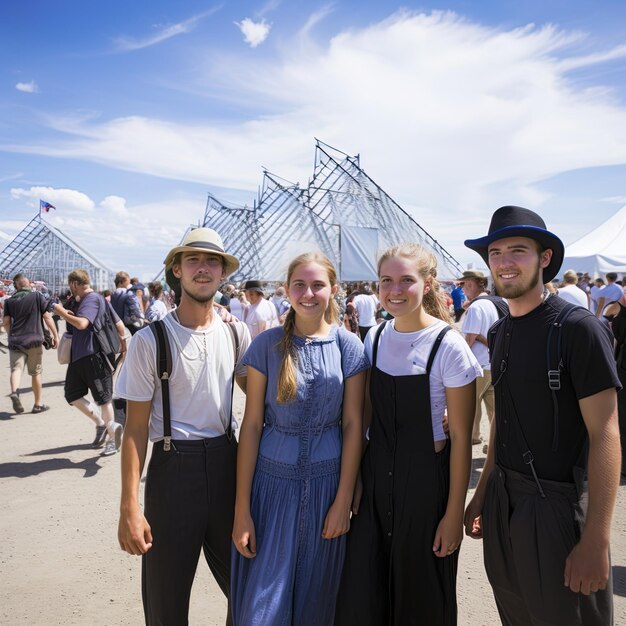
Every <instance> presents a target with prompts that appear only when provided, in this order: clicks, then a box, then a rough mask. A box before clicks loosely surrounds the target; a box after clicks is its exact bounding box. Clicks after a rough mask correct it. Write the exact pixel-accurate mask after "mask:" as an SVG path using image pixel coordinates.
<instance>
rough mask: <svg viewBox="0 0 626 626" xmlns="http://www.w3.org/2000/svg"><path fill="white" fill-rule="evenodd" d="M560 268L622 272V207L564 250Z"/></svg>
mask: <svg viewBox="0 0 626 626" xmlns="http://www.w3.org/2000/svg"><path fill="white" fill-rule="evenodd" d="M561 267H562V270H563V271H565V270H569V269H572V270H575V271H577V272H589V274H590V275H591V276H603V275H604V274H606V273H607V272H617V273H618V274H626V206H623V207H622V208H621V209H620V210H619V211H618V212H617V213H615V215H613V216H612V217H611V218H610V219H608V220H607V221H606V222H604V223H603V224H600V226H598V227H597V228H596V229H595V230H592V231H591V232H590V233H587V234H586V235H585V236H584V237H582V239H579V240H578V241H575V242H574V243H573V244H572V245H571V246H567V248H566V249H565V259H564V260H563V265H562V266H561Z"/></svg>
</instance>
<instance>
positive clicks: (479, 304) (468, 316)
mask: <svg viewBox="0 0 626 626" xmlns="http://www.w3.org/2000/svg"><path fill="white" fill-rule="evenodd" d="M581 293H582V292H581ZM497 321H498V309H497V308H496V305H495V304H494V303H493V302H491V301H490V300H485V298H481V297H480V296H479V297H478V298H476V299H475V300H472V304H471V305H470V306H468V307H467V310H466V311H465V313H464V314H463V318H462V320H461V332H462V333H463V334H464V335H467V334H473V335H482V336H483V337H485V338H487V335H488V333H489V329H490V328H491V327H492V326H493V325H494V324H495V323H496V322H497ZM471 350H472V352H473V353H474V356H475V357H476V360H477V361H478V363H479V364H480V366H481V367H482V368H483V369H484V370H489V369H491V364H490V362H489V348H487V346H486V345H485V344H483V343H481V342H480V341H475V342H474V343H473V344H472V345H471Z"/></svg>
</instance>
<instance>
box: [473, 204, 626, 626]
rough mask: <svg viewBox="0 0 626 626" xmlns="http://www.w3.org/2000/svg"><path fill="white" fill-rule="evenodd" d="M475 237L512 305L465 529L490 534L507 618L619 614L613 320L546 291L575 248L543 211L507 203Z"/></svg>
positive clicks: (570, 621)
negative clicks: (614, 578) (614, 555)
mask: <svg viewBox="0 0 626 626" xmlns="http://www.w3.org/2000/svg"><path fill="white" fill-rule="evenodd" d="M465 245H466V246H468V247H469V248H471V249H472V250H475V251H476V252H478V253H479V254H480V256H481V257H482V258H483V260H484V261H485V262H486V263H487V264H488V265H489V268H490V270H491V273H492V276H493V280H494V283H495V286H496V289H497V291H498V294H500V295H501V296H503V297H505V298H506V299H507V301H508V304H509V315H507V316H505V317H504V318H503V319H502V320H500V321H499V322H498V323H497V324H496V325H495V326H494V327H493V328H492V329H491V331H490V333H489V347H490V354H491V365H492V372H493V379H494V381H493V384H494V388H495V400H496V414H495V419H494V420H493V422H492V427H491V437H490V440H489V451H488V454H487V459H486V461H485V466H484V469H483V472H482V474H481V478H480V480H479V482H478V485H477V487H476V492H475V494H474V497H473V498H472V500H471V502H470V503H469V505H468V507H467V510H466V512H465V527H466V533H467V534H468V535H469V536H471V537H474V538H479V537H483V538H484V557H485V569H486V571H487V576H488V578H489V581H490V583H491V586H492V588H493V592H494V596H495V599H496V604H497V606H498V611H499V613H500V618H501V620H502V623H503V624H505V625H522V624H551V625H563V626H565V625H567V626H573V625H575V624H578V625H583V624H584V626H596V625H597V626H600V625H605V624H611V623H612V610H613V607H612V597H611V596H612V584H611V567H610V559H609V536H610V528H611V517H612V514H613V508H614V505H615V498H616V494H617V486H618V484H619V464H620V444H619V431H618V426H617V409H616V405H617V403H616V396H617V393H616V390H617V389H619V388H620V382H619V379H618V378H617V374H616V371H615V361H614V359H613V355H612V344H611V338H610V336H609V333H608V329H606V328H605V327H604V326H603V325H602V324H601V323H599V322H598V320H597V319H596V318H595V317H594V316H593V315H592V314H591V313H590V312H589V311H587V310H585V309H582V308H580V307H578V308H574V307H572V306H571V305H569V304H568V303H566V302H565V301H564V300H562V299H560V298H558V297H553V296H548V295H547V294H546V292H545V291H544V288H543V285H544V283H547V282H549V281H551V280H552V279H553V278H554V276H555V275H556V274H557V272H558V270H559V268H560V266H561V263H562V261H563V255H564V247H563V243H562V242H561V240H560V239H559V238H558V237H557V236H556V235H554V234H553V233H551V232H550V231H548V230H547V228H546V225H545V222H544V221H543V219H542V218H541V217H540V216H539V215H537V214H536V213H534V212H532V211H529V210H528V209H524V208H521V207H515V206H506V207H502V208H500V209H498V210H497V211H496V212H495V213H494V214H493V216H492V219H491V225H490V227H489V234H488V235H487V236H486V237H481V238H480V239H473V240H468V241H466V242H465ZM555 353H556V359H555V360H554V361H553V357H554V356H555ZM555 361H556V363H555V364H554V362H555ZM585 474H586V476H585ZM585 478H587V479H588V487H586V484H585V481H584V479H585ZM587 498H588V504H587V503H586V502H585V500H587Z"/></svg>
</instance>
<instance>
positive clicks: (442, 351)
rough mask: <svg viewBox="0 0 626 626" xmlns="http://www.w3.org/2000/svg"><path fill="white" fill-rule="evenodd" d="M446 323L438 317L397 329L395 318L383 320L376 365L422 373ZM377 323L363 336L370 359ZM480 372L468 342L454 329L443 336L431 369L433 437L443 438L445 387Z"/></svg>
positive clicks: (401, 373)
mask: <svg viewBox="0 0 626 626" xmlns="http://www.w3.org/2000/svg"><path fill="white" fill-rule="evenodd" d="M445 326H446V324H445V322H442V321H437V322H435V323H434V324H431V325H430V326H427V327H426V328H423V329H422V330H418V331H415V332H412V333H400V332H398V331H397V330H396V329H395V320H392V321H391V322H390V323H388V324H386V325H385V327H384V328H383V330H382V333H381V335H380V340H379V342H378V354H377V362H376V367H378V369H380V370H382V371H383V372H385V373H386V374H390V375H391V376H407V375H416V374H425V373H426V365H427V364H428V357H429V356H430V351H431V349H432V347H433V345H434V343H435V339H437V335H439V333H440V332H441V330H442V329H443V328H445ZM377 330H378V327H374V328H372V329H370V331H369V332H368V333H367V336H366V337H365V354H366V355H367V358H368V359H369V361H370V363H371V362H372V346H373V342H374V335H375V334H376V331H377ZM482 374H483V372H482V369H481V368H480V365H479V364H478V361H477V360H476V357H475V356H474V355H473V354H472V351H471V350H470V348H469V346H468V345H467V342H466V341H465V339H464V338H463V337H461V335H460V334H459V333H458V332H456V331H455V330H451V331H448V332H447V333H446V336H445V337H444V339H443V341H442V342H441V345H440V346H439V350H438V352H437V355H436V356H435V360H434V362H433V365H432V367H431V370H430V377H429V383H430V411H431V417H432V423H433V439H434V440H435V441H442V440H444V439H446V434H445V433H444V432H443V423H442V420H443V414H444V412H445V409H446V389H445V388H446V387H463V385H467V384H468V383H471V382H472V381H473V380H475V379H476V377H477V376H482Z"/></svg>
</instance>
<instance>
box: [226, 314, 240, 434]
mask: <svg viewBox="0 0 626 626" xmlns="http://www.w3.org/2000/svg"><path fill="white" fill-rule="evenodd" d="M226 327H227V328H228V330H229V331H230V334H231V336H232V340H233V354H234V355H235V360H234V363H233V375H232V380H231V383H230V411H229V412H228V426H227V427H226V436H227V437H228V439H232V438H233V397H234V395H235V371H236V370H237V362H238V361H239V335H238V334H237V329H236V328H235V323H234V322H231V323H227V324H226Z"/></svg>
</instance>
